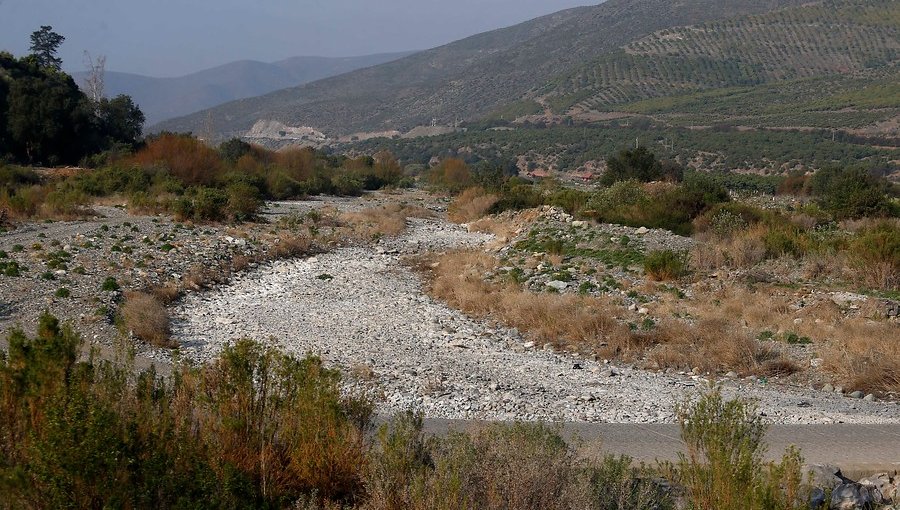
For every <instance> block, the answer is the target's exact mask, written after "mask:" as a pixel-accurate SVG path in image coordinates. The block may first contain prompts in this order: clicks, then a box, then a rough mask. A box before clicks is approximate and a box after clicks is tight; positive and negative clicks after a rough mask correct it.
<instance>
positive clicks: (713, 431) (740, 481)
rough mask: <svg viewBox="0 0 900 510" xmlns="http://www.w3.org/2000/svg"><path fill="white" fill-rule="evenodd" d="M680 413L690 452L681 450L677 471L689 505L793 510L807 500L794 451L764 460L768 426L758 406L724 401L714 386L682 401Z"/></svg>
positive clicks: (711, 509)
mask: <svg viewBox="0 0 900 510" xmlns="http://www.w3.org/2000/svg"><path fill="white" fill-rule="evenodd" d="M677 415H678V422H679V425H680V427H681V438H682V440H683V441H684V442H685V444H686V446H687V454H680V459H679V461H678V463H677V469H676V470H675V472H676V473H677V475H676V476H677V479H678V481H679V482H680V483H682V484H683V485H684V487H685V491H686V493H687V499H688V501H690V502H691V508H696V509H698V510H755V509H760V510H762V509H789V508H796V507H797V506H799V505H802V504H803V502H805V501H808V500H809V490H808V488H805V487H804V486H803V471H802V470H803V460H802V458H801V457H800V453H799V452H798V451H797V450H796V449H794V448H790V449H789V450H788V451H786V452H785V454H784V457H783V458H782V460H781V462H780V463H778V464H769V465H766V464H765V463H764V462H763V460H762V455H763V454H764V453H765V445H764V443H763V439H764V438H763V435H764V433H765V430H766V426H765V425H764V424H763V421H762V417H761V416H760V415H759V413H758V412H757V410H756V408H755V406H754V405H752V404H748V403H746V402H741V401H736V400H733V401H726V400H725V399H724V398H723V397H722V394H721V393H720V392H719V390H718V389H714V390H713V391H710V392H708V393H706V394H704V395H703V396H701V397H700V398H699V399H698V400H697V401H695V402H690V403H685V404H682V405H681V407H679V409H678V410H677Z"/></svg>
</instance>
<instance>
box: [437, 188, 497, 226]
mask: <svg viewBox="0 0 900 510" xmlns="http://www.w3.org/2000/svg"><path fill="white" fill-rule="evenodd" d="M498 200H500V199H499V197H497V195H494V194H492V193H488V192H486V191H485V190H484V189H482V188H469V189H467V190H465V191H463V192H462V193H460V194H459V195H458V196H457V197H456V198H454V199H453V202H451V203H450V207H449V208H448V209H447V217H448V218H449V219H450V221H452V222H454V223H469V222H471V221H474V220H477V219H479V218H481V217H482V216H484V215H485V214H487V212H488V211H490V210H491V207H494V204H496V203H497V201H498Z"/></svg>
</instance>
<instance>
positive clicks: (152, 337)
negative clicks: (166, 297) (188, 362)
mask: <svg viewBox="0 0 900 510" xmlns="http://www.w3.org/2000/svg"><path fill="white" fill-rule="evenodd" d="M119 312H120V313H121V315H122V321H123V323H124V325H125V327H126V328H127V329H128V330H130V331H131V332H132V333H133V334H134V336H136V337H137V338H140V339H141V340H143V341H145V342H148V343H150V344H152V345H155V346H157V347H169V348H172V347H177V344H176V343H175V342H173V340H172V339H171V337H170V334H171V324H170V322H169V312H168V310H166V307H165V306H163V304H162V303H161V302H160V301H159V299H157V298H156V297H155V296H153V295H151V294H146V293H143V292H128V293H126V294H125V302H124V303H123V304H122V307H121V308H120V310H119Z"/></svg>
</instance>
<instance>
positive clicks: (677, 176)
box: [600, 147, 684, 186]
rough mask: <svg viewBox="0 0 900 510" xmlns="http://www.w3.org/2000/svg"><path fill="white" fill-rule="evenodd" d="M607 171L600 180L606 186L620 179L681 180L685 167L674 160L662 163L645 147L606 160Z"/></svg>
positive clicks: (644, 180) (642, 180)
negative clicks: (673, 161)
mask: <svg viewBox="0 0 900 510" xmlns="http://www.w3.org/2000/svg"><path fill="white" fill-rule="evenodd" d="M606 167H607V169H606V172H605V173H604V174H603V176H602V177H601V178H600V182H601V183H602V184H604V185H606V186H609V185H611V184H613V183H616V182H619V181H627V180H636V181H640V182H650V181H661V180H668V181H673V182H674V181H680V180H681V179H682V177H683V175H684V169H682V168H681V167H680V166H678V165H677V164H675V163H672V162H666V163H662V162H660V161H659V160H658V159H656V156H655V155H654V154H653V153H652V152H650V151H649V150H647V149H646V148H645V147H638V148H636V149H629V150H624V151H622V152H620V153H619V154H618V155H616V156H614V157H612V158H609V159H607V160H606Z"/></svg>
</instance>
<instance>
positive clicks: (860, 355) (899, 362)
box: [821, 321, 900, 394]
mask: <svg viewBox="0 0 900 510" xmlns="http://www.w3.org/2000/svg"><path fill="white" fill-rule="evenodd" d="M821 355H822V358H823V359H824V360H825V364H824V367H823V368H824V369H825V370H827V371H828V372H830V373H832V374H834V375H835V376H836V378H837V382H839V383H840V384H843V385H844V387H846V388H848V389H851V390H860V391H864V392H872V393H876V394H884V393H895V394H897V393H900V342H897V326H896V324H891V323H889V322H885V321H880V322H876V321H865V322H861V321H849V323H847V324H842V325H841V327H839V328H834V330H833V333H832V336H831V337H830V338H829V339H828V341H827V342H826V345H825V346H824V348H823V349H822V352H821Z"/></svg>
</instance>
